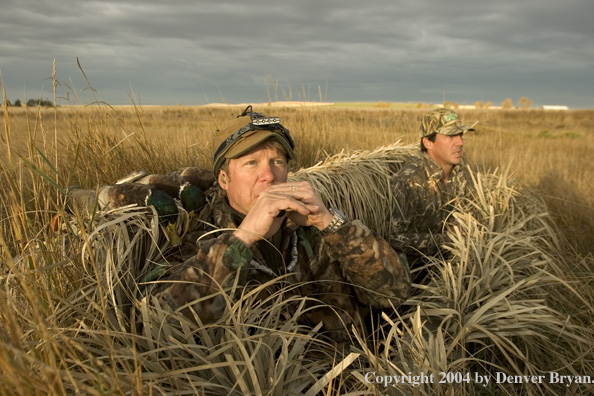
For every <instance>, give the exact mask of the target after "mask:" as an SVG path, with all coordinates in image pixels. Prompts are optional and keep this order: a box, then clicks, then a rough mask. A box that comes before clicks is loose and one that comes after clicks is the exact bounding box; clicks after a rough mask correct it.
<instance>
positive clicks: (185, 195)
mask: <svg viewBox="0 0 594 396" xmlns="http://www.w3.org/2000/svg"><path fill="white" fill-rule="evenodd" d="M179 199H180V201H181V204H182V206H183V208H184V209H185V210H187V211H188V212H197V211H198V210H199V209H201V208H202V207H203V206H204V205H206V195H205V194H204V192H203V191H202V190H201V189H200V188H199V187H197V186H195V185H193V184H191V183H184V184H183V185H182V186H181V187H180V188H179Z"/></svg>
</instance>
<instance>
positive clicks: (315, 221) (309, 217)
mask: <svg viewBox="0 0 594 396" xmlns="http://www.w3.org/2000/svg"><path fill="white" fill-rule="evenodd" d="M283 211H284V212H285V215H284V216H280V217H278V215H279V214H281V213H282V212H283ZM285 217H288V218H290V219H291V221H293V222H294V223H295V224H298V225H301V226H314V227H316V228H317V229H319V230H323V229H324V228H326V227H327V226H328V225H329V224H330V223H331V222H332V219H333V216H332V213H330V212H329V211H328V209H327V208H326V206H324V203H323V202H322V199H321V198H320V197H319V196H318V195H317V194H316V192H315V191H314V190H313V188H312V187H311V185H310V184H309V183H308V182H299V183H280V184H274V185H272V186H270V187H268V188H267V189H266V190H264V191H263V192H262V193H260V195H259V196H258V199H257V200H256V202H255V204H254V206H253V207H252V208H251V210H250V211H249V213H248V214H247V215H246V217H245V219H244V220H243V222H242V223H241V225H240V226H239V230H237V231H235V232H234V235H235V236H236V237H237V238H239V239H241V240H242V241H243V243H245V244H246V245H247V246H252V245H253V244H254V243H255V242H257V241H258V240H260V239H262V238H265V239H266V238H270V237H271V236H272V235H274V234H275V233H276V232H277V231H278V230H279V228H280V226H281V224H282V222H283V220H284V218H285Z"/></svg>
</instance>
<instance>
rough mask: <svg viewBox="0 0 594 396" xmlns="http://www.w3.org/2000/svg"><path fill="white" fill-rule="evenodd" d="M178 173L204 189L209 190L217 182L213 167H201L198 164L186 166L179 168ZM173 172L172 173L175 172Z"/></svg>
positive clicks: (185, 179)
mask: <svg viewBox="0 0 594 396" xmlns="http://www.w3.org/2000/svg"><path fill="white" fill-rule="evenodd" d="M174 172H177V174H178V175H179V177H180V178H182V180H183V181H186V182H189V183H191V184H193V185H195V186H197V187H198V188H200V189H201V190H202V191H207V190H208V189H209V188H211V187H212V186H213V184H214V182H215V176H214V174H213V172H212V169H206V168H199V167H197V166H188V167H186V168H181V169H178V170H177V171H174ZM174 172H172V173H174Z"/></svg>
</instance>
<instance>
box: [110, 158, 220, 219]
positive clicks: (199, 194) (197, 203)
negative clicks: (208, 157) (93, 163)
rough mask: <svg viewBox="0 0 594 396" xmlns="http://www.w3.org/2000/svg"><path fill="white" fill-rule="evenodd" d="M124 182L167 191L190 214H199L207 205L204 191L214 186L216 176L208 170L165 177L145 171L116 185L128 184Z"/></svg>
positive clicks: (180, 171)
mask: <svg viewBox="0 0 594 396" xmlns="http://www.w3.org/2000/svg"><path fill="white" fill-rule="evenodd" d="M124 180H126V181H128V183H129V182H132V181H133V182H134V183H139V184H145V185H148V186H151V187H153V188H155V189H157V190H161V191H165V192H166V193H167V194H169V195H170V196H172V197H173V198H177V199H179V200H180V201H181V204H182V206H183V208H184V209H186V210H187V211H188V212H191V211H194V212H197V211H198V209H200V208H202V207H203V206H204V205H205V204H206V197H205V194H204V191H206V190H207V189H208V188H210V187H211V186H212V184H213V183H214V176H213V175H212V171H208V170H207V169H204V168H197V167H188V168H182V169H180V170H176V171H173V172H170V173H168V174H164V175H162V174H150V175H147V174H146V172H144V171H136V172H133V173H131V174H129V175H128V176H126V177H124V178H122V179H120V180H119V181H118V182H117V183H116V184H126V183H124V182H123V181H124Z"/></svg>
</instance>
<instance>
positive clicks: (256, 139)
mask: <svg viewBox="0 0 594 396" xmlns="http://www.w3.org/2000/svg"><path fill="white" fill-rule="evenodd" d="M269 138H274V139H276V140H278V141H279V142H280V144H281V145H282V146H283V148H284V149H285V151H286V152H287V156H288V159H293V158H294V157H295V153H294V152H293V149H294V147H295V144H294V143H293V139H292V138H291V135H290V134H289V131H288V130H287V129H286V128H285V127H283V126H282V125H281V123H280V119H279V118H278V117H268V116H265V115H262V114H260V113H256V112H254V111H252V106H248V107H246V109H245V110H244V111H243V112H242V113H241V114H240V115H238V116H237V118H235V119H234V120H232V121H229V122H227V123H226V124H224V125H223V126H222V127H221V128H219V129H217V130H216V131H215V135H214V138H213V151H214V156H213V165H214V173H215V177H216V176H218V173H219V169H220V168H221V165H222V164H223V162H224V161H225V159H234V158H239V157H241V156H242V155H244V154H246V153H247V152H248V151H250V150H251V149H253V148H254V147H256V146H257V145H258V144H260V143H262V142H264V141H265V140H266V139H269Z"/></svg>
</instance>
